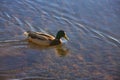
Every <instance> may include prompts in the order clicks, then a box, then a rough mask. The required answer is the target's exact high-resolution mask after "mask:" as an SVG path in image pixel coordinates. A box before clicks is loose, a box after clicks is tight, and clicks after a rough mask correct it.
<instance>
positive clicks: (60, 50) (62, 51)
mask: <svg viewBox="0 0 120 80" xmlns="http://www.w3.org/2000/svg"><path fill="white" fill-rule="evenodd" d="M28 47H30V48H32V49H37V50H45V49H46V50H49V49H54V51H55V53H57V55H58V56H60V57H63V56H66V55H67V54H68V53H69V49H67V47H66V46H65V45H64V44H60V45H56V46H40V45H36V44H34V43H29V44H28ZM49 53H50V52H49Z"/></svg>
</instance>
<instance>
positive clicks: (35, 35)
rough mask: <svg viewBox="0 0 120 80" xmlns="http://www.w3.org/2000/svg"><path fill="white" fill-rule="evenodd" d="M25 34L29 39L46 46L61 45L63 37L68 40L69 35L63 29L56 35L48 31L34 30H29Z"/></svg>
mask: <svg viewBox="0 0 120 80" xmlns="http://www.w3.org/2000/svg"><path fill="white" fill-rule="evenodd" d="M24 34H25V35H26V36H27V40H28V41H30V42H32V43H35V44H38V45H44V46H52V45H59V44H61V43H62V41H61V38H62V37H64V38H65V39H66V40H68V37H67V35H66V33H65V32H64V31H63V30H60V31H58V32H57V35H56V37H54V36H52V35H50V34H47V33H43V32H33V31H27V32H24Z"/></svg>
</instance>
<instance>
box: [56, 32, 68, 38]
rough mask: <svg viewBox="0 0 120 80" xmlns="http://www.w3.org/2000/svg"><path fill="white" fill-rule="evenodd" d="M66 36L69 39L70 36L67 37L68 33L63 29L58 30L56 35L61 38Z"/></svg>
mask: <svg viewBox="0 0 120 80" xmlns="http://www.w3.org/2000/svg"><path fill="white" fill-rule="evenodd" d="M62 37H64V38H65V39H66V40H69V38H68V37H67V35H66V33H65V32H64V31H63V30H60V31H58V33H57V35H56V39H58V40H59V39H60V38H62Z"/></svg>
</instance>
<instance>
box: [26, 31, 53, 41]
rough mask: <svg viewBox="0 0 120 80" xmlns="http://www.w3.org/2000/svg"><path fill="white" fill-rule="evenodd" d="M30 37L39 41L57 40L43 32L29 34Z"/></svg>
mask: <svg viewBox="0 0 120 80" xmlns="http://www.w3.org/2000/svg"><path fill="white" fill-rule="evenodd" d="M28 37H31V38H33V39H39V40H54V39H55V38H54V37H53V36H51V35H49V34H46V33H42V32H28Z"/></svg>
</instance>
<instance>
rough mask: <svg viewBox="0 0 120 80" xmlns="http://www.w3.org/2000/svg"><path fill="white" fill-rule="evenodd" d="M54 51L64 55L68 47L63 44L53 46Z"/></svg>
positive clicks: (67, 51)
mask: <svg viewBox="0 0 120 80" xmlns="http://www.w3.org/2000/svg"><path fill="white" fill-rule="evenodd" d="M55 52H56V53H57V54H58V55H59V56H60V57H63V56H66V55H67V54H68V53H69V49H67V48H66V46H65V45H62V44H61V45H57V46H55Z"/></svg>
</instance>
